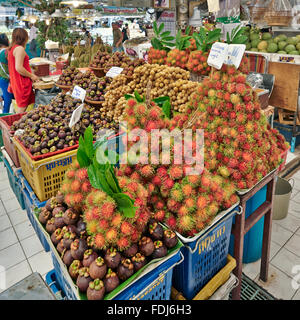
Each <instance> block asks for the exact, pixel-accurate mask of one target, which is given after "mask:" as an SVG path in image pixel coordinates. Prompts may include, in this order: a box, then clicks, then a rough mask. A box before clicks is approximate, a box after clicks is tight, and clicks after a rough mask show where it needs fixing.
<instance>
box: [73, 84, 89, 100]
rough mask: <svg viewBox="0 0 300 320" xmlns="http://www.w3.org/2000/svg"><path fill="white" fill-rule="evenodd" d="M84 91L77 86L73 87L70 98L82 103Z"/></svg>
mask: <svg viewBox="0 0 300 320" xmlns="http://www.w3.org/2000/svg"><path fill="white" fill-rule="evenodd" d="M85 95H86V91H85V90H84V89H82V88H81V87H79V86H75V87H74V89H73V92H72V98H74V99H79V100H81V101H82V102H83V101H84V98H85Z"/></svg>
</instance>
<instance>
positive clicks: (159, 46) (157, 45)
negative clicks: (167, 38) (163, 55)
mask: <svg viewBox="0 0 300 320" xmlns="http://www.w3.org/2000/svg"><path fill="white" fill-rule="evenodd" d="M151 45H152V47H153V48H154V49H158V50H162V48H163V46H162V44H161V42H160V41H159V40H158V39H157V38H153V39H152V40H151Z"/></svg>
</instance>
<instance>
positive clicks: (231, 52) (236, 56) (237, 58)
mask: <svg viewBox="0 0 300 320" xmlns="http://www.w3.org/2000/svg"><path fill="white" fill-rule="evenodd" d="M245 50H246V46H245V45H244V44H230V45H229V47H228V59H227V62H225V63H226V64H229V65H232V64H233V65H234V66H235V67H236V68H238V67H239V66H240V63H241V61H242V58H243V55H244V52H245Z"/></svg>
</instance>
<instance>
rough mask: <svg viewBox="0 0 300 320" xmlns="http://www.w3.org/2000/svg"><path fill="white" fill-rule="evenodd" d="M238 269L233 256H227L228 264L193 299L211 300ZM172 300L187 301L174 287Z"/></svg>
mask: <svg viewBox="0 0 300 320" xmlns="http://www.w3.org/2000/svg"><path fill="white" fill-rule="evenodd" d="M235 267H236V260H235V259H234V258H233V257H232V256H231V255H228V256H227V264H226V265H225V267H224V268H222V269H221V270H220V271H219V272H218V273H217V274H216V275H215V276H214V277H213V278H212V279H211V280H210V281H209V282H208V283H207V284H206V285H205V286H204V287H203V288H202V289H201V291H199V292H198V294H197V295H196V296H195V297H194V298H193V300H207V299H209V298H210V297H211V296H212V295H213V294H214V293H215V292H216V291H217V290H218V289H219V288H220V287H221V286H222V285H223V284H224V283H225V282H226V281H227V280H228V279H229V276H230V273H231V272H232V270H233V269H234V268H235ZM171 299H172V300H186V299H185V297H184V296H183V295H182V294H181V293H180V292H178V291H177V290H176V289H175V288H174V287H172V291H171Z"/></svg>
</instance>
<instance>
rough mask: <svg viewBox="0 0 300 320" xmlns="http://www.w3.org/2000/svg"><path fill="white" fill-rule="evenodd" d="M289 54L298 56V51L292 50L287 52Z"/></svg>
mask: <svg viewBox="0 0 300 320" xmlns="http://www.w3.org/2000/svg"><path fill="white" fill-rule="evenodd" d="M289 54H293V55H299V51H297V50H294V51H291V52H289Z"/></svg>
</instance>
